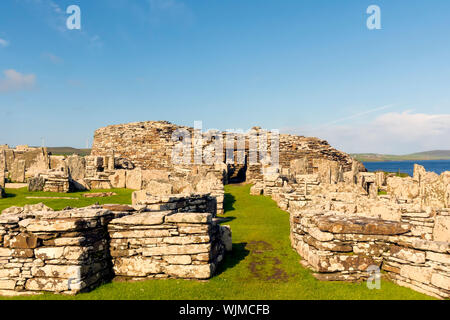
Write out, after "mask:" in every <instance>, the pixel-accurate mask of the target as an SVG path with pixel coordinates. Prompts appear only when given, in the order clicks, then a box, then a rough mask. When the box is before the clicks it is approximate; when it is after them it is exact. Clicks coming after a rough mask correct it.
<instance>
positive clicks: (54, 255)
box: [34, 247, 64, 260]
mask: <svg viewBox="0 0 450 320" xmlns="http://www.w3.org/2000/svg"><path fill="white" fill-rule="evenodd" d="M34 254H35V255H36V258H38V259H41V260H52V259H59V258H61V257H62V256H63V254H64V247H55V248H51V247H45V248H38V249H36V250H35V251H34Z"/></svg>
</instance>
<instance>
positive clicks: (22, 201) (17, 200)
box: [0, 188, 133, 212]
mask: <svg viewBox="0 0 450 320" xmlns="http://www.w3.org/2000/svg"><path fill="white" fill-rule="evenodd" d="M5 191H6V198H3V199H0V212H1V211H2V210H4V209H6V208H9V207H12V206H16V207H23V206H24V205H26V204H36V203H40V202H42V203H44V204H45V205H47V206H49V207H50V208H52V209H54V210H62V209H64V208H65V207H67V206H70V207H72V208H81V207H87V206H89V205H92V204H95V203H97V202H98V203H99V204H107V203H123V204H131V193H132V192H133V191H132V190H127V189H112V190H93V191H83V192H72V193H53V192H28V190H27V188H22V189H6V190H5ZM98 192H115V193H117V196H112V197H105V198H84V197H83V194H85V193H98ZM27 197H70V198H77V200H67V199H54V200H53V199H27Z"/></svg>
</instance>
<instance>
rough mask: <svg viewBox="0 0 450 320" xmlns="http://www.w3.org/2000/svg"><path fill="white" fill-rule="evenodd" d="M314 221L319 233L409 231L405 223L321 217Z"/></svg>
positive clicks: (336, 216)
mask: <svg viewBox="0 0 450 320" xmlns="http://www.w3.org/2000/svg"><path fill="white" fill-rule="evenodd" d="M314 221H315V223H316V225H317V227H318V228H319V229H320V230H321V231H324V232H331V233H336V234H365V235H396V234H403V233H406V232H408V231H409V230H410V225H409V224H407V223H400V222H396V221H388V220H380V219H372V218H362V217H355V216H353V217H346V216H338V215H335V216H321V217H316V218H314Z"/></svg>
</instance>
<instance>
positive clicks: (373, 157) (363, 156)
mask: <svg viewBox="0 0 450 320" xmlns="http://www.w3.org/2000/svg"><path fill="white" fill-rule="evenodd" d="M351 156H352V157H354V158H356V159H357V160H358V161H361V162H375V161H407V160H450V150H433V151H426V152H418V153H412V154H407V155H389V154H378V153H355V154H352V155H351Z"/></svg>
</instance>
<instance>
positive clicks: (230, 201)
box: [223, 193, 236, 213]
mask: <svg viewBox="0 0 450 320" xmlns="http://www.w3.org/2000/svg"><path fill="white" fill-rule="evenodd" d="M235 202H236V198H235V197H234V196H233V195H232V194H231V193H225V198H224V201H223V210H224V212H225V213H227V212H230V211H234V210H236V209H235V208H234V203H235Z"/></svg>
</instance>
